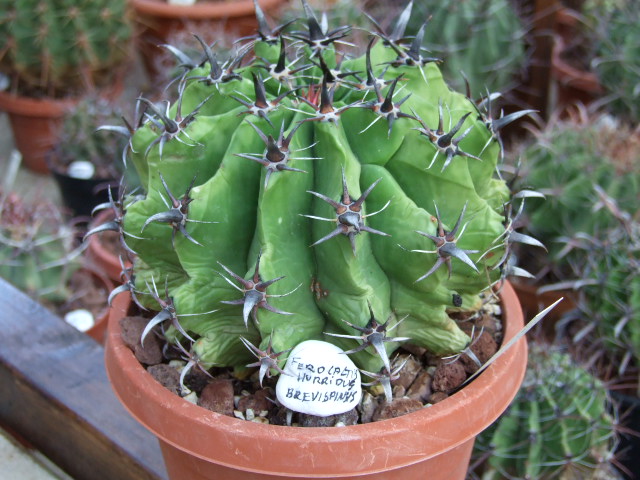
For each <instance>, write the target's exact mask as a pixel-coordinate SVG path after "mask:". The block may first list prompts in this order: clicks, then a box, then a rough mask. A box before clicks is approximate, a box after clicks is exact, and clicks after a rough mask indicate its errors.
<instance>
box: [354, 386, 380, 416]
mask: <svg viewBox="0 0 640 480" xmlns="http://www.w3.org/2000/svg"><path fill="white" fill-rule="evenodd" d="M379 404H380V397H374V396H373V395H371V394H370V393H369V392H367V391H364V392H362V401H361V402H360V404H359V405H358V406H357V407H356V408H358V410H359V411H360V423H369V422H371V421H372V420H373V414H374V413H375V411H376V409H377V408H378V405H379Z"/></svg>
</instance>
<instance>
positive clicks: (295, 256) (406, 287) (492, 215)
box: [90, 2, 516, 373]
mask: <svg viewBox="0 0 640 480" xmlns="http://www.w3.org/2000/svg"><path fill="white" fill-rule="evenodd" d="M303 6H304V10H305V14H306V19H304V20H303V21H304V23H303V21H299V22H298V23H297V24H296V25H292V26H290V27H288V28H287V29H286V33H284V34H283V35H282V36H274V35H273V34H272V33H273V31H272V30H271V27H270V26H269V25H268V24H267V23H266V22H267V21H266V19H264V17H263V16H262V15H261V12H260V11H259V10H258V18H259V19H260V20H261V27H260V31H259V34H258V35H257V37H258V38H257V39H256V40H255V41H253V42H250V43H248V44H246V45H244V46H242V47H240V50H239V53H238V54H237V56H236V57H232V58H230V59H226V60H224V61H223V60H222V59H218V58H217V57H216V55H215V54H214V53H213V52H212V51H211V49H210V48H209V47H208V46H207V45H206V44H203V45H202V47H203V50H204V52H205V54H206V58H207V60H206V62H205V63H202V64H199V63H197V62H193V68H190V69H188V70H186V71H185V73H184V76H183V77H182V78H181V79H179V80H178V85H179V87H178V98H177V99H176V101H175V102H174V104H173V105H172V106H170V107H169V104H168V103H166V104H164V105H160V104H153V103H152V102H150V101H148V100H146V99H141V100H140V101H141V103H142V104H144V105H145V107H146V119H147V121H146V123H145V124H144V125H143V126H142V127H140V128H138V129H137V131H136V132H135V134H134V135H133V136H132V138H131V142H130V145H131V152H132V155H131V158H132V161H133V163H134V165H135V166H136V169H137V171H138V173H139V176H140V179H141V183H142V185H143V188H144V190H145V193H146V194H145V196H144V198H143V199H141V200H138V201H133V199H131V200H130V199H128V198H125V199H123V200H122V201H114V202H113V207H114V209H115V210H116V212H117V213H118V215H117V216H116V221H115V222H113V223H112V224H110V226H109V227H110V228H112V229H114V230H118V231H120V232H122V233H123V239H124V241H125V242H126V244H127V245H128V247H129V248H130V249H131V250H132V251H134V252H136V254H137V258H136V260H135V265H134V275H135V283H130V284H128V289H130V290H132V291H133V292H134V293H135V294H136V298H137V300H138V301H139V302H141V304H142V305H144V306H146V307H148V308H150V309H152V310H154V311H155V312H158V313H157V315H156V316H155V317H154V318H153V319H152V320H151V321H150V322H149V325H148V327H147V329H146V331H145V333H144V334H143V336H144V335H145V334H147V333H148V331H149V329H150V328H151V327H152V326H153V325H156V324H159V323H162V324H163V325H165V326H166V329H165V331H166V335H167V336H168V337H169V339H175V338H183V339H184V338H185V337H186V338H189V339H192V340H194V343H193V346H192V347H191V348H192V351H193V352H194V353H195V354H196V355H197V358H199V359H200V360H201V361H202V362H204V363H205V364H207V365H210V364H215V365H221V366H222V365H224V366H234V367H238V368H242V367H243V366H244V365H246V364H247V363H249V362H254V361H255V358H254V357H253V352H252V351H251V349H249V348H247V346H246V345H245V344H243V342H242V341H241V338H244V339H245V340H248V341H249V342H251V344H253V345H254V346H257V347H259V348H260V350H262V351H263V352H267V351H272V352H282V351H286V350H287V349H290V348H292V347H293V346H295V345H297V344H298V343H300V342H301V341H303V340H307V339H314V338H316V339H317V338H323V337H324V338H325V339H326V340H329V341H332V342H334V343H336V344H338V345H340V346H342V347H343V348H345V349H352V348H356V347H358V345H360V343H359V341H358V340H356V339H353V338H344V337H341V336H338V337H336V336H333V335H332V334H334V335H335V334H337V335H346V336H347V337H348V336H355V337H357V338H360V336H361V335H360V334H361V333H363V332H362V331H359V330H357V329H355V328H354V326H355V327H358V328H360V329H364V330H365V331H367V330H368V328H371V327H373V326H374V325H375V322H374V320H375V321H376V322H377V324H385V327H386V329H387V330H391V328H392V327H395V326H396V325H397V324H398V323H400V324H399V325H398V326H397V328H395V329H394V330H393V335H394V336H396V335H397V336H398V337H409V338H410V339H411V340H410V341H411V342H412V343H414V344H417V345H420V346H423V347H426V348H428V349H430V350H431V351H432V352H434V353H435V354H439V355H444V354H447V353H454V352H459V351H461V350H462V349H464V348H465V347H466V346H467V345H468V343H469V341H470V339H469V338H468V336H467V335H466V334H465V333H463V332H462V331H461V330H460V328H459V327H458V325H457V324H456V322H455V321H454V320H453V319H452V318H451V317H450V316H449V312H450V311H452V310H456V309H458V310H459V309H464V310H472V309H475V308H478V307H479V306H480V304H481V300H480V296H479V293H480V292H482V291H483V290H485V289H486V288H487V287H489V286H490V285H491V284H492V283H494V282H495V281H497V280H498V279H499V277H500V276H501V274H502V273H504V272H503V271H502V268H500V267H503V266H504V265H505V263H504V260H505V258H506V255H504V253H505V248H506V246H507V245H508V244H509V242H510V241H515V239H516V236H515V235H510V234H511V233H513V232H512V231H511V230H508V229H506V227H505V224H507V223H508V220H509V219H507V218H505V214H504V212H505V205H506V204H508V203H509V202H510V191H509V188H508V187H507V185H506V183H505V181H504V180H503V179H501V178H500V177H499V176H497V175H496V172H497V166H498V163H499V160H500V158H501V152H500V144H499V142H498V140H497V135H498V130H499V128H500V127H501V126H502V125H504V124H505V123H508V122H509V121H510V120H511V119H512V118H515V117H512V118H502V119H500V120H492V117H490V116H489V115H488V114H487V113H486V112H485V110H484V109H483V108H479V107H478V106H477V105H476V103H475V102H474V101H472V100H470V99H469V98H467V97H466V96H465V95H463V94H460V93H456V92H454V91H452V90H450V89H449V87H448V86H447V84H446V83H445V82H444V81H443V79H442V75H441V73H440V70H439V69H438V67H437V65H436V64H435V63H434V62H433V61H432V60H431V59H429V58H426V57H424V56H423V54H422V49H421V47H420V43H421V38H420V37H417V40H414V41H413V43H412V44H411V45H408V44H406V43H403V40H402V39H400V38H395V36H394V34H393V33H392V34H385V33H379V37H381V38H379V39H378V41H377V42H376V41H375V39H374V40H372V41H371V43H370V44H369V48H368V49H367V52H366V53H365V54H364V55H361V56H359V57H355V58H350V57H349V56H347V55H343V54H342V53H338V51H343V50H346V51H349V48H348V45H347V46H346V48H345V44H344V42H346V41H348V37H347V35H348V33H349V27H338V28H335V29H331V28H330V27H326V26H323V25H321V24H320V23H319V22H318V20H317V18H316V16H315V14H314V12H313V11H312V10H311V9H310V8H309V7H308V5H306V3H305V2H303ZM404 22H406V18H405V19H402V17H401V19H400V20H399V21H398V22H397V25H400V26H403V25H402V24H403V23H404ZM305 26H306V28H304V27H305ZM296 28H298V30H296ZM277 30H278V29H276V31H277ZM250 50H253V53H254V54H255V60H248V59H250V58H254V57H253V55H252V54H250V53H248V51H250ZM244 57H246V58H247V61H246V62H244V63H245V64H246V65H244V66H243V64H242V59H243V58H244ZM336 58H337V59H338V60H336ZM183 60H184V59H183ZM187 60H188V59H187ZM279 62H280V63H279ZM182 63H189V62H188V61H186V62H185V61H183V62H182ZM292 69H296V70H299V71H298V73H297V74H295V75H290V74H289V72H290V70H292ZM99 230H100V229H98V230H97V231H99ZM93 233H94V232H90V234H93ZM384 330H385V329H382V335H381V336H382V337H384V335H385V332H384ZM369 333H373V332H369ZM379 333H380V332H378V336H380V335H379ZM365 334H366V332H365ZM365 334H363V335H362V338H363V339H364V338H365V336H366V335H365ZM374 336H375V335H374ZM372 338H373V337H371V338H368V340H372ZM373 343H375V342H373V341H372V344H373ZM379 343H383V342H382V341H380V342H379ZM270 346H272V350H270ZM374 346H375V345H374ZM397 346H398V344H397V342H384V347H386V352H392V351H393V350H394V349H395V348H397ZM380 350H382V354H381V355H378V354H376V351H378V352H380ZM386 355H387V353H384V349H378V350H376V348H367V349H364V350H363V351H360V352H358V353H356V354H355V356H354V360H355V361H356V363H357V364H359V366H361V367H362V368H366V369H367V370H368V371H371V372H377V371H379V370H380V369H381V367H382V366H383V365H384V364H385V363H388V361H387V359H386V358H385V357H386ZM387 373H389V372H388V371H387Z"/></svg>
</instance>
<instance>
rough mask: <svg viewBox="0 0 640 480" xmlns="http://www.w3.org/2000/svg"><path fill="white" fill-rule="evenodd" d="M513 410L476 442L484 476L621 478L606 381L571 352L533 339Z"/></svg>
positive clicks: (484, 479)
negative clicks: (615, 467) (615, 463)
mask: <svg viewBox="0 0 640 480" xmlns="http://www.w3.org/2000/svg"><path fill="white" fill-rule="evenodd" d="M530 347H531V348H530V350H529V359H530V361H529V368H528V370H527V374H526V376H525V380H524V382H523V384H522V387H521V388H520V391H519V392H518V395H517V396H516V398H515V400H514V401H513V403H512V404H511V406H510V407H509V409H508V410H507V411H506V412H505V413H504V414H503V415H502V416H501V417H500V418H499V419H498V420H497V421H496V423H494V424H493V425H492V426H491V427H489V429H487V430H485V431H484V432H483V433H482V434H480V436H479V437H478V438H477V441H476V447H475V448H476V450H475V453H474V456H476V457H479V458H486V459H487V460H486V464H485V468H484V471H483V473H482V474H481V475H478V476H479V477H480V478H482V480H492V479H500V478H510V479H525V478H535V479H539V480H548V479H565V480H569V479H576V480H577V479H585V480H586V479H605V478H607V479H616V478H621V477H620V475H619V474H618V473H617V471H616V470H615V469H614V468H613V463H612V461H613V460H614V452H615V447H616V444H617V436H616V422H617V414H616V412H615V408H614V407H613V406H612V405H611V403H610V400H609V396H608V392H607V390H606V388H605V386H604V385H603V384H602V383H601V382H600V381H599V380H598V379H596V378H595V377H594V376H593V375H591V374H590V373H589V372H588V371H586V370H585V369H584V368H582V367H581V366H580V365H578V364H576V363H575V361H574V360H572V358H571V356H570V355H568V354H567V353H563V352H560V351H557V350H556V351H554V349H553V348H550V347H549V346H548V345H542V344H536V343H531V344H530Z"/></svg>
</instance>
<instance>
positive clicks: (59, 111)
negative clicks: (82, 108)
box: [0, 90, 77, 118]
mask: <svg viewBox="0 0 640 480" xmlns="http://www.w3.org/2000/svg"><path fill="white" fill-rule="evenodd" d="M76 102H77V98H75V97H70V98H66V99H57V98H52V97H42V98H34V97H26V96H23V95H16V94H13V93H10V92H7V91H3V90H0V110H4V111H5V112H7V113H11V114H14V115H22V116H26V117H44V118H60V117H62V116H63V115H64V114H65V113H66V111H67V110H68V109H69V108H72V107H73V105H74V104H75V103H76Z"/></svg>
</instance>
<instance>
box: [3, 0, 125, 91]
mask: <svg viewBox="0 0 640 480" xmlns="http://www.w3.org/2000/svg"><path fill="white" fill-rule="evenodd" d="M126 6H127V2H126V1H125V0H98V1H92V0H71V1H69V0H24V1H20V2H14V1H12V0H2V1H0V12H2V15H1V16H0V39H2V40H0V71H2V72H3V73H5V74H6V75H8V76H9V78H10V80H11V81H12V83H13V85H14V87H15V88H18V89H20V90H21V91H23V92H29V93H30V95H34V94H36V95H38V94H40V95H42V94H47V95H57V96H62V95H68V94H72V93H75V94H77V93H78V91H84V90H85V89H86V88H87V86H96V87H103V86H105V85H110V84H111V83H112V82H113V78H114V73H115V71H116V70H118V67H120V64H121V63H122V61H123V60H124V59H125V58H126V56H127V53H128V52H127V47H128V44H129V40H130V38H131V34H132V32H131V27H130V25H129V22H128V19H127V11H126Z"/></svg>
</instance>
